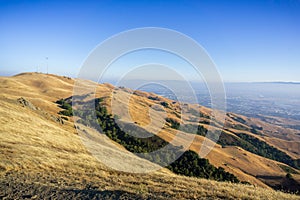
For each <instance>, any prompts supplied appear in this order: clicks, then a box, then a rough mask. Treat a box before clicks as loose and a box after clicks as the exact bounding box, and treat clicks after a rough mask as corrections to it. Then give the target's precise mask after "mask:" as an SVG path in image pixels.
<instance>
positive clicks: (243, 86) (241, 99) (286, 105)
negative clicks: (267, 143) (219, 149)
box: [139, 81, 300, 120]
mask: <svg viewBox="0 0 300 200" xmlns="http://www.w3.org/2000/svg"><path fill="white" fill-rule="evenodd" d="M168 84H173V85H174V84H175V85H177V86H178V87H177V88H178V90H177V89H176V93H177V96H176V95H175V94H174V92H173V91H171V90H170V89H168V88H167V85H168ZM163 85H166V86H165V87H163V86H160V85H158V84H149V85H146V86H143V87H141V88H139V90H142V91H146V92H153V93H156V94H158V95H161V96H164V97H167V98H170V99H173V100H177V99H184V101H186V102H188V103H199V104H200V105H203V106H206V107H211V98H210V94H209V92H208V89H207V87H206V85H205V84H204V83H191V85H192V87H193V89H194V91H195V94H196V96H197V99H198V102H193V101H192V99H193V98H191V97H190V96H187V95H186V92H185V91H184V90H182V91H180V85H181V83H180V82H176V81H167V82H165V84H163ZM224 86H225V90H226V101H227V111H228V112H234V113H238V114H242V115H246V116H248V117H259V118H261V117H262V116H275V117H283V118H286V119H295V120H300V85H299V84H294V83H280V82H272V83H225V85H224ZM174 87H176V86H174ZM174 87H173V88H174ZM178 94H181V95H182V96H178Z"/></svg>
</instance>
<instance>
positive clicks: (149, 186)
mask: <svg viewBox="0 0 300 200" xmlns="http://www.w3.org/2000/svg"><path fill="white" fill-rule="evenodd" d="M73 84H74V80H72V79H69V78H67V77H59V76H55V75H45V74H36V73H26V74H21V75H18V76H15V77H1V78H0V88H1V96H0V124H1V126H0V133H1V134H0V141H1V142H0V159H1V162H0V197H1V198H4V197H11V198H38V199H39V198H43V197H46V196H48V197H50V196H52V197H53V198H55V197H59V198H61V199H72V198H75V197H77V198H93V197H99V198H104V199H116V198H156V199H170V198H171V199H187V198H190V199H201V198H204V199H206V198H213V199H218V198H219V199H224V198H228V199H299V196H294V195H290V194H285V193H282V192H277V191H274V190H272V189H268V186H267V185H266V184H264V181H269V179H268V177H272V176H275V174H277V176H278V175H279V176H284V177H285V175H286V174H287V172H286V170H287V169H286V167H282V166H286V165H285V164H283V163H278V162H276V161H273V160H269V159H266V158H263V157H261V156H257V155H255V154H253V153H250V152H248V151H245V150H243V149H241V148H238V147H234V146H232V147H231V146H229V147H225V148H222V146H220V145H217V146H216V147H215V148H214V149H213V151H212V152H211V153H210V154H209V155H208V156H207V158H208V159H209V161H210V162H211V163H212V164H213V165H215V166H217V167H219V166H222V167H223V168H224V169H225V170H226V171H228V172H230V173H233V174H235V175H236V176H237V177H238V178H239V179H240V180H242V181H248V182H250V183H251V184H253V185H242V184H233V183H226V182H216V181H212V180H205V179H200V178H192V177H184V176H180V175H175V174H174V173H172V172H171V171H169V170H167V169H161V170H160V171H157V172H152V173H147V174H136V173H125V172H118V171H114V170H112V169H110V168H108V167H106V166H105V165H104V164H102V163H101V162H99V161H98V160H96V159H95V157H94V156H92V155H91V154H90V152H89V151H87V149H86V148H85V146H84V145H83V143H82V141H81V139H80V137H79V135H78V134H80V133H78V132H76V131H75V129H74V124H73V123H72V118H71V117H70V118H63V117H62V116H60V115H58V114H57V113H58V112H60V111H61V110H62V108H60V107H58V106H57V104H56V103H55V102H56V101H57V100H58V99H61V98H67V97H70V96H72V86H73ZM111 90H112V87H111V86H110V85H99V86H98V89H97V96H98V97H109V94H110V91H111ZM120 92H122V91H120ZM121 96H122V95H121ZM149 96H151V94H145V93H141V94H139V95H135V97H134V98H133V99H132V101H133V102H134V105H135V107H131V111H130V112H131V114H132V115H133V116H135V119H136V121H137V123H139V124H140V125H141V126H142V125H144V124H147V123H149V119H148V118H147V117H146V116H144V114H143V113H145V112H138V110H139V109H145V105H147V104H149V105H152V104H154V103H155V101H164V102H167V103H169V105H172V107H171V108H168V114H169V116H168V117H169V118H174V119H176V117H177V115H176V114H174V111H176V109H178V108H176V106H177V105H176V104H172V102H170V101H169V100H167V99H163V98H161V99H158V100H151V99H149ZM152 96H153V95H152ZM21 97H23V98H24V99H25V100H26V101H25V102H29V103H24V101H23V100H22V99H20V98H21ZM120 98H121V97H120ZM159 98H160V97H159ZM107 101H108V102H109V98H107ZM108 105H109V104H108ZM191 108H193V105H191ZM201 109H202V110H204V111H203V112H205V113H207V112H209V110H207V109H206V108H201ZM108 112H110V110H109V108H108ZM175 113H176V112H175ZM154 123H155V122H154ZM203 126H205V124H203ZM85 131H87V132H88V133H90V134H93V133H94V130H93V129H90V128H86V127H85ZM175 134H176V132H175V130H174V129H173V128H170V127H167V126H166V127H165V128H164V129H162V130H161V132H159V133H158V136H160V137H161V138H163V139H164V140H166V141H170V139H171V138H173V137H174V135H175ZM228 134H231V133H230V132H228ZM189 135H191V134H188V133H187V134H186V136H187V137H189ZM182 140H184V138H182ZM202 141H203V137H202V136H200V135H198V136H197V137H195V140H194V142H193V144H192V145H191V147H190V149H191V150H193V151H195V152H198V149H199V147H200V146H201V142H202ZM266 141H267V140H266ZM120 149H122V147H121V146H120ZM109 151H115V149H113V148H112V149H108V152H109ZM123 151H124V152H126V150H125V149H123ZM107 159H109V154H108V155H107ZM139 159H141V158H138V157H136V156H134V155H132V157H131V161H132V162H135V163H136V164H137V165H138V164H139V163H140V162H141V160H139ZM122 164H124V165H126V161H124V163H122ZM253 165H255V166H256V167H250V166H253ZM292 170H295V172H297V170H296V169H292ZM295 172H292V173H295ZM264 176H265V177H264ZM266 176H268V177H266ZM292 177H293V178H294V179H295V180H299V176H298V175H297V174H292ZM254 185H257V186H254ZM262 187H265V188H262Z"/></svg>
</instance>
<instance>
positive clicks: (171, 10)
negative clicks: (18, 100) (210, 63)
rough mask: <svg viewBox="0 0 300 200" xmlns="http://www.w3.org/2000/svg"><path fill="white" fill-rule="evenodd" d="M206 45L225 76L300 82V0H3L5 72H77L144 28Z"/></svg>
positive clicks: (0, 55) (0, 69)
mask: <svg viewBox="0 0 300 200" xmlns="http://www.w3.org/2000/svg"><path fill="white" fill-rule="evenodd" d="M149 26H151V27H153V26H154V27H164V28H170V29H174V30H177V31H180V32H182V33H184V34H186V35H188V36H190V37H192V38H193V39H195V40H196V41H197V42H198V43H199V44H201V45H202V46H203V47H204V48H205V49H206V50H207V52H208V53H209V54H210V56H211V57H212V59H213V60H214V62H215V63H216V65H217V67H218V69H219V71H220V73H221V76H222V78H223V79H224V80H225V81H300V1H299V0H281V1H279V0H266V1H263V0H257V1H256V0H249V1H246V0H240V1H238V0H231V1H229V0H228V1H227V0H219V1H215V0H207V1H202V0H199V1H197V0H195V1H171V0H170V1H156V0H152V1H151V0H149V1H145V0H137V1H110V0H107V1H105V0H102V1H64V0H59V1H56V0H50V1H30V0H28V1H16V0H8V1H2V0H0V74H1V75H12V74H16V73H19V72H23V71H36V68H37V66H39V67H40V70H41V71H44V72H45V70H46V69H45V66H46V59H45V58H46V57H49V61H48V63H49V68H50V69H49V72H50V73H56V74H61V75H70V76H76V74H77V73H78V72H79V69H80V66H81V64H82V63H83V61H84V59H85V58H86V57H87V56H88V54H89V52H90V51H91V50H92V49H93V48H95V47H96V46H97V45H98V44H99V43H100V42H102V41H103V40H105V39H106V38H108V37H110V36H112V35H114V34H117V33H119V32H121V31H125V30H128V29H132V28H138V27H149Z"/></svg>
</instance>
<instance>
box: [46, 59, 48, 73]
mask: <svg viewBox="0 0 300 200" xmlns="http://www.w3.org/2000/svg"><path fill="white" fill-rule="evenodd" d="M46 65H47V74H48V57H46Z"/></svg>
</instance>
